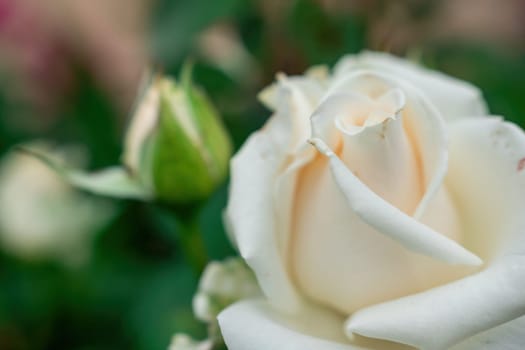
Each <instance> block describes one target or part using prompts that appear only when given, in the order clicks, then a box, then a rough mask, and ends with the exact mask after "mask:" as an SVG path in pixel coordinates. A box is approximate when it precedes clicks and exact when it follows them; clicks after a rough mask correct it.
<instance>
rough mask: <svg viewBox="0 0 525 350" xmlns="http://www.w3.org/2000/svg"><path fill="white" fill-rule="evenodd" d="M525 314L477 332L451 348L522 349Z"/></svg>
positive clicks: (480, 349)
mask: <svg viewBox="0 0 525 350" xmlns="http://www.w3.org/2000/svg"><path fill="white" fill-rule="evenodd" d="M524 329H525V316H522V317H520V318H517V319H515V320H513V321H510V322H507V323H504V324H502V325H500V326H498V327H494V328H491V329H489V330H487V331H485V332H482V333H479V334H476V335H475V336H473V337H471V338H468V339H467V340H465V341H463V342H461V343H459V344H457V345H454V346H453V347H452V348H451V349H450V350H495V349H497V350H522V349H523V344H525V333H524V332H523V330H524Z"/></svg>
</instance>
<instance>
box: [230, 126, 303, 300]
mask: <svg viewBox="0 0 525 350" xmlns="http://www.w3.org/2000/svg"><path fill="white" fill-rule="evenodd" d="M269 127H271V126H269ZM271 135H274V133H272V132H271V130H267V131H266V132H258V133H255V134H252V136H251V137H250V138H249V139H248V140H247V141H246V143H245V144H244V146H243V147H242V149H241V150H240V151H239V152H238V153H237V155H236V156H235V157H234V158H233V159H232V161H231V182H230V195H229V198H230V199H229V202H228V207H227V209H226V216H227V222H228V225H229V228H230V229H231V234H232V235H233V236H234V238H235V243H236V245H237V248H238V250H239V252H240V254H241V256H242V257H243V258H244V259H245V260H246V262H247V263H248V265H249V266H250V267H251V268H252V269H253V270H254V272H255V274H256V276H257V279H258V282H259V284H260V286H261V288H262V289H263V291H264V293H265V294H266V296H267V297H268V298H269V299H270V301H271V302H272V303H274V304H275V305H279V306H280V307H282V308H284V309H295V308H297V307H298V304H299V303H300V297H299V296H298V295H297V293H296V291H295V289H294V286H293V284H292V282H291V281H290V279H289V277H288V274H287V271H286V268H285V266H286V265H285V262H284V257H283V256H282V252H280V251H279V243H278V242H279V240H280V239H283V240H285V238H282V237H279V235H287V234H288V232H287V231H284V232H280V231H278V227H277V226H278V225H277V222H276V219H275V210H276V208H275V203H274V201H273V195H274V194H273V189H274V185H275V177H276V176H277V175H278V170H279V168H280V166H281V164H282V161H283V155H282V150H279V149H276V148H275V147H276V144H275V143H274V141H273V140H272V139H271V137H270V136H271ZM277 147H278V146H277ZM281 200H283V201H286V200H290V199H287V198H282V199H281Z"/></svg>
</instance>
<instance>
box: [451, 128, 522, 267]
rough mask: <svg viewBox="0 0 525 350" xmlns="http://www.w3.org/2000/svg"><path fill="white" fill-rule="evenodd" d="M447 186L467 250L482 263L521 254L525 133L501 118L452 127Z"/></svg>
mask: <svg viewBox="0 0 525 350" xmlns="http://www.w3.org/2000/svg"><path fill="white" fill-rule="evenodd" d="M449 153H450V169H449V173H448V175H447V178H446V184H447V187H448V188H449V189H450V192H451V194H452V197H453V199H454V201H455V203H456V205H457V208H458V212H459V216H460V217H461V218H462V220H463V223H464V231H465V232H466V233H467V235H466V236H465V245H466V246H467V247H468V248H469V249H471V250H472V251H474V252H475V253H476V254H478V255H479V256H481V257H482V258H483V259H484V260H491V259H495V258H497V257H499V256H501V255H508V254H524V253H525V234H524V233H523V230H524V228H525V216H524V215H523V213H524V212H525V169H524V167H525V160H524V159H525V134H524V133H523V131H522V130H521V129H520V128H519V127H517V126H516V125H514V124H511V123H506V122H503V121H502V120H501V119H499V118H473V119H468V120H463V121H460V122H457V123H453V124H451V126H450V152H449Z"/></svg>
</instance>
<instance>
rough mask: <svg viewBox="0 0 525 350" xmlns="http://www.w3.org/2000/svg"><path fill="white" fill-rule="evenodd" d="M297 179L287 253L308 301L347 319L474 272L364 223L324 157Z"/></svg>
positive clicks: (292, 273)
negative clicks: (412, 248)
mask: <svg viewBox="0 0 525 350" xmlns="http://www.w3.org/2000/svg"><path fill="white" fill-rule="evenodd" d="M312 149H314V148H312ZM298 180H299V182H298V184H297V189H298V190H297V192H296V194H295V197H294V198H295V200H294V206H293V207H294V211H293V226H292V228H291V238H290V241H291V242H292V244H290V247H289V249H288V251H289V256H290V273H291V276H292V277H293V280H294V281H295V284H296V286H297V288H298V289H300V291H301V292H302V293H303V294H304V295H305V296H306V297H307V298H308V299H310V300H314V301H315V302H317V303H319V304H322V305H326V306H327V307H330V308H332V309H335V310H338V311H339V312H341V314H344V315H349V314H351V313H353V312H355V311H356V310H359V309H361V308H363V307H366V306H369V305H373V304H377V303H380V302H384V301H387V300H392V299H395V298H399V297H402V296H405V295H408V294H412V293H417V292H420V291H423V290H427V289H429V288H432V287H436V286H439V285H442V284H444V283H447V282H450V281H453V280H456V279H457V278H460V277H463V276H465V275H467V274H469V273H472V272H474V268H472V267H467V266H457V265H450V264H447V263H443V262H441V261H438V260H435V259H433V258H429V257H426V256H423V255H421V254H417V253H414V252H412V251H410V250H408V249H406V248H405V247H404V246H403V245H401V244H399V243H398V242H396V241H395V240H392V239H390V237H389V236H387V235H385V234H383V233H381V232H378V231H377V230H375V229H374V228H373V227H371V226H370V225H368V224H367V223H366V222H364V221H363V220H361V219H360V218H359V216H358V215H357V214H356V213H354V212H353V211H352V209H351V208H349V206H348V202H347V200H346V198H345V197H344V195H343V193H342V191H341V190H340V189H339V187H338V186H337V184H336V183H335V181H334V179H333V176H332V173H331V169H330V166H329V160H328V159H327V158H326V157H324V156H322V155H321V154H317V156H316V158H315V159H313V160H312V161H311V162H309V163H308V164H307V165H306V166H305V167H304V168H303V169H302V170H301V171H300V176H299V179H298ZM436 209H438V210H439V209H442V208H441V205H440V203H438V205H437V208H436ZM439 211H441V210H439ZM447 219H449V218H447Z"/></svg>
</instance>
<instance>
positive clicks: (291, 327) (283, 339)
mask: <svg viewBox="0 0 525 350" xmlns="http://www.w3.org/2000/svg"><path fill="white" fill-rule="evenodd" d="M218 319H219V325H220V327H221V331H222V335H223V337H224V340H225V342H226V345H227V346H228V349H229V350H248V349H249V350H357V349H365V348H362V347H357V346H353V345H350V344H348V343H347V344H345V342H347V340H345V338H344V335H343V334H342V332H341V329H342V321H341V320H340V319H338V318H333V317H331V316H329V315H325V314H323V313H315V312H309V313H308V314H304V315H302V314H301V315H297V316H296V317H289V316H288V317H285V316H283V315H280V314H278V313H277V312H276V311H274V310H273V309H272V308H271V307H270V305H269V304H268V303H266V302H264V301H242V302H239V303H237V304H234V305H233V306H231V307H229V308H228V309H226V310H225V311H223V312H222V313H221V314H220V315H219V317H218ZM314 334H317V335H318V336H319V337H318V336H316V335H314ZM321 336H322V337H324V338H335V339H336V340H335V341H333V340H324V339H322V338H320V337H321ZM338 340H339V341H338Z"/></svg>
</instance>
